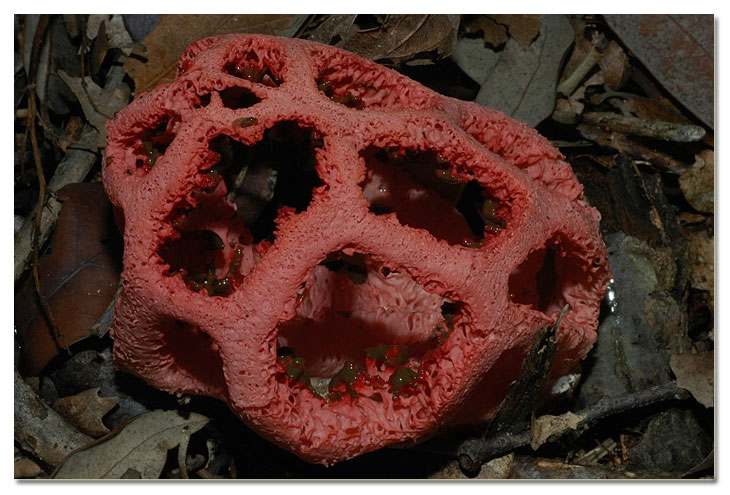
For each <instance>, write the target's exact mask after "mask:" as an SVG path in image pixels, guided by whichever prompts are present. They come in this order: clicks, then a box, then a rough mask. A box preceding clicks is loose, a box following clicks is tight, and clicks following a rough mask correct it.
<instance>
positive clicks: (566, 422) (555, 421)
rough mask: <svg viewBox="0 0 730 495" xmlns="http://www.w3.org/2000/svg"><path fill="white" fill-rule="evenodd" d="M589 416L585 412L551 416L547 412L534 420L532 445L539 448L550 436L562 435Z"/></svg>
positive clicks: (534, 448) (535, 448)
mask: <svg viewBox="0 0 730 495" xmlns="http://www.w3.org/2000/svg"><path fill="white" fill-rule="evenodd" d="M587 417H588V416H587V415H585V414H580V415H579V414H575V413H573V412H570V411H569V412H567V413H565V414H561V415H560V416H551V415H549V414H546V415H544V416H540V417H539V418H535V420H534V421H533V422H532V430H531V432H532V438H531V439H530V447H532V450H537V449H538V448H539V447H540V446H541V445H542V444H544V443H545V442H547V440H548V438H550V437H551V436H553V435H561V434H563V432H565V431H566V430H568V429H573V430H575V429H576V428H577V427H578V425H579V424H580V422H581V421H583V420H584V419H586V418H587Z"/></svg>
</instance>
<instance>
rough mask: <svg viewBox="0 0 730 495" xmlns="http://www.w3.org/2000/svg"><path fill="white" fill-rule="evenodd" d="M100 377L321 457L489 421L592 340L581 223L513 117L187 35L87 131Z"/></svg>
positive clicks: (315, 61)
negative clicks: (552, 340) (517, 386)
mask: <svg viewBox="0 0 730 495" xmlns="http://www.w3.org/2000/svg"><path fill="white" fill-rule="evenodd" d="M107 133H108V136H109V141H108V146H107V149H106V159H105V165H104V169H103V173H104V184H105V186H106V190H107V193H108V194H109V197H110V198H111V200H112V202H113V203H114V205H115V206H116V207H117V212H118V219H119V223H120V225H122V226H123V229H124V273H123V279H124V283H123V289H122V293H121V296H120V298H119V302H118V304H117V312H116V319H115V322H114V326H113V328H112V336H113V338H114V340H115V343H114V354H115V359H116V361H117V362H118V363H119V366H120V367H121V368H122V369H124V370H127V371H129V372H131V373H134V374H136V375H138V376H140V377H142V378H144V379H145V380H146V381H147V382H149V383H150V384H152V385H154V386H156V387H159V388H161V389H164V390H167V391H170V392H173V393H179V394H183V393H185V394H202V395H209V396H212V397H217V398H219V399H221V400H223V401H226V402H227V403H228V405H229V406H230V408H231V409H232V410H233V411H234V412H235V413H236V414H237V415H238V416H239V417H240V418H241V419H242V420H243V421H245V422H246V423H247V424H248V425H249V426H250V427H251V428H253V429H254V430H256V431H257V432H259V433H260V434H261V435H263V436H265V437H266V438H269V439H270V440H272V441H273V442H276V443H277V444H279V445H281V446H282V447H284V448H287V449H289V450H291V451H293V452H295V453H296V454H297V455H299V456H301V457H302V458H304V459H307V460H309V461H312V462H321V463H324V464H331V463H333V462H337V461H340V460H343V459H347V458H350V457H353V456H356V455H358V454H362V453H364V452H368V451H372V450H375V449H377V448H379V447H382V446H384V445H387V444H391V443H394V442H402V441H405V440H415V439H418V438H420V437H423V436H425V435H429V434H433V433H434V432H436V431H437V430H438V429H439V428H441V427H443V426H444V425H447V424H453V423H457V422H468V421H479V420H483V419H484V418H488V417H489V416H490V414H493V412H494V410H495V408H496V407H497V406H498V405H499V403H500V401H501V400H502V399H503V398H504V395H505V393H506V389H507V385H508V384H509V382H510V381H511V380H513V379H514V378H515V377H516V375H517V373H518V372H519V369H520V366H521V362H522V358H523V356H524V354H525V352H526V350H527V349H528V348H529V345H530V343H531V341H532V339H533V336H534V335H535V333H536V331H537V330H538V329H539V328H540V327H541V326H544V325H546V324H549V323H552V322H554V321H555V318H556V316H557V313H558V312H559V310H560V309H561V308H562V307H563V306H564V305H565V304H569V305H570V311H569V312H568V314H567V316H566V317H565V318H564V319H563V323H562V326H561V328H560V331H559V349H558V354H557V357H556V360H555V364H554V367H553V371H552V376H553V378H556V377H557V376H559V375H561V374H563V373H566V372H568V371H570V370H571V369H572V368H573V367H574V366H575V364H576V363H577V362H578V361H579V360H580V359H582V358H583V357H584V356H585V355H586V353H587V352H588V350H589V349H590V347H591V345H592V344H593V342H594V340H595V329H596V326H597V317H598V311H599V303H600V299H601V296H602V294H603V290H604V287H605V285H606V282H607V279H608V277H609V272H608V267H607V261H606V249H605V246H604V244H603V242H602V241H601V239H600V237H599V234H598V221H599V215H598V213H597V212H596V211H595V210H594V209H592V208H591V207H590V206H588V204H587V203H586V202H585V200H584V198H583V193H582V187H581V186H580V184H579V183H578V182H577V181H576V179H575V177H574V176H573V173H572V171H571V169H570V167H569V165H568V164H567V163H565V162H564V161H562V157H561V155H560V153H559V152H558V151H557V150H555V149H554V148H553V147H552V146H550V144H549V143H548V142H547V141H546V140H545V139H544V138H542V137H541V136H539V135H538V134H537V132H535V131H534V130H533V129H531V128H529V127H528V126H526V125H524V124H522V123H519V122H517V121H514V120H512V119H510V118H509V117H506V116H505V115H503V114H501V113H499V112H497V111H494V110H490V109H488V108H484V107H482V106H479V105H476V104H473V103H465V102H461V101H457V100H454V99H451V98H447V97H444V96H441V95H438V94H436V93H434V92H432V91H430V90H429V89H427V88H425V87H423V86H421V85H419V84H418V83H416V82H414V81H412V80H410V79H408V78H405V77H403V76H401V75H399V74H398V73H396V72H394V71H392V70H389V69H386V68H383V67H381V66H378V65H377V64H374V63H371V62H369V61H367V60H364V59H362V58H360V57H357V56H355V55H353V54H351V53H347V52H343V51H341V50H338V49H335V48H332V47H328V46H323V45H320V44H316V43H312V42H306V41H301V40H292V39H279V38H273V37H266V36H225V37H216V38H209V39H204V40H202V41H199V42H197V43H195V44H193V45H192V46H190V47H189V48H188V50H187V51H186V52H185V53H184V54H183V55H182V57H181V59H180V64H179V68H178V73H177V76H176V78H175V80H174V81H173V82H172V83H170V84H165V85H161V86H159V87H158V88H156V89H155V90H153V91H151V92H149V93H146V94H144V95H141V96H140V97H138V98H137V99H136V100H135V101H134V102H132V103H131V104H130V105H129V106H128V107H127V108H125V109H124V110H122V111H121V112H120V113H119V115H118V116H117V117H116V119H114V120H113V121H111V122H110V123H109V124H108V127H107Z"/></svg>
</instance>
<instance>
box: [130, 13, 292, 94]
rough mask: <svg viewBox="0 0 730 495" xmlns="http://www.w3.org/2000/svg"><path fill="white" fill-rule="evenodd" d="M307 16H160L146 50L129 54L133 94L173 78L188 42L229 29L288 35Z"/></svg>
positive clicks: (231, 31)
mask: <svg viewBox="0 0 730 495" xmlns="http://www.w3.org/2000/svg"><path fill="white" fill-rule="evenodd" d="M304 18H306V16H300V15H288V14H271V15H270V14H215V15H173V14H165V15H162V16H160V20H159V21H158V23H157V25H156V26H155V28H154V29H153V30H152V32H151V33H149V34H148V35H147V36H146V37H145V38H144V40H142V44H143V45H144V46H145V47H146V49H147V51H146V52H144V53H141V54H137V55H135V54H132V56H131V57H130V58H128V59H127V61H126V62H125V63H124V70H125V71H126V72H127V74H129V76H130V77H131V78H132V79H134V85H135V90H134V92H135V94H137V95H138V94H140V93H143V92H145V91H149V90H150V89H152V88H154V87H155V86H157V85H158V84H160V83H163V82H169V81H172V78H173V77H174V75H175V68H176V67H177V60H178V57H180V55H181V54H182V52H183V51H184V50H185V48H187V46H188V45H189V44H190V43H192V42H194V41H198V40H199V39H202V38H207V37H209V36H216V35H221V34H230V33H260V34H272V35H280V36H291V35H293V34H294V33H293V32H292V31H295V29H293V27H296V26H298V23H301V21H302V20H303V19H304Z"/></svg>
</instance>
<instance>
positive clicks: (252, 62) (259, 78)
mask: <svg viewBox="0 0 730 495" xmlns="http://www.w3.org/2000/svg"><path fill="white" fill-rule="evenodd" d="M223 70H225V71H226V72H227V73H229V74H230V75H232V76H235V77H239V78H241V79H245V80H247V81H251V82H252V83H256V84H263V85H265V86H271V87H276V86H280V85H281V83H282V80H281V77H280V76H279V74H278V71H275V70H274V69H273V68H272V67H269V66H268V65H266V64H264V63H263V62H261V61H260V59H259V57H258V55H257V54H256V53H255V52H247V53H245V54H243V55H242V56H241V57H238V58H237V59H236V60H233V61H231V62H228V63H227V64H226V65H225V66H224V67H223Z"/></svg>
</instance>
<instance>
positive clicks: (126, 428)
mask: <svg viewBox="0 0 730 495" xmlns="http://www.w3.org/2000/svg"><path fill="white" fill-rule="evenodd" d="M208 421H209V419H208V418H206V417H205V416H202V415H200V414H196V413H190V414H189V415H188V416H187V417H184V416H182V415H181V414H180V413H179V412H178V411H161V410H157V411H152V412H148V413H145V414H142V415H139V416H136V417H134V418H132V419H131V420H130V421H128V422H127V423H125V424H123V425H122V426H120V427H119V428H117V429H116V430H114V431H113V432H111V433H110V434H108V435H106V436H104V437H102V438H100V439H99V440H97V441H95V442H93V443H91V444H90V445H88V446H86V447H83V448H81V449H78V450H76V451H74V452H72V453H71V454H69V456H68V457H66V459H64V461H63V463H62V464H61V465H60V466H59V467H58V468H57V469H56V471H55V472H54V473H53V475H52V476H51V477H52V478H57V479H121V478H122V477H124V476H126V477H130V473H133V471H136V472H137V473H139V475H140V477H141V478H143V479H157V478H159V476H160V473H161V472H162V468H163V467H164V466H165V462H166V460H167V452H168V450H170V449H173V448H175V447H179V449H180V451H182V452H186V451H187V446H188V442H189V441H190V436H191V435H192V434H193V433H195V432H196V431H198V430H200V429H201V428H203V426H205V425H206V424H207V423H208ZM130 470H132V471H130ZM134 477H136V475H135V476H134Z"/></svg>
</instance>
